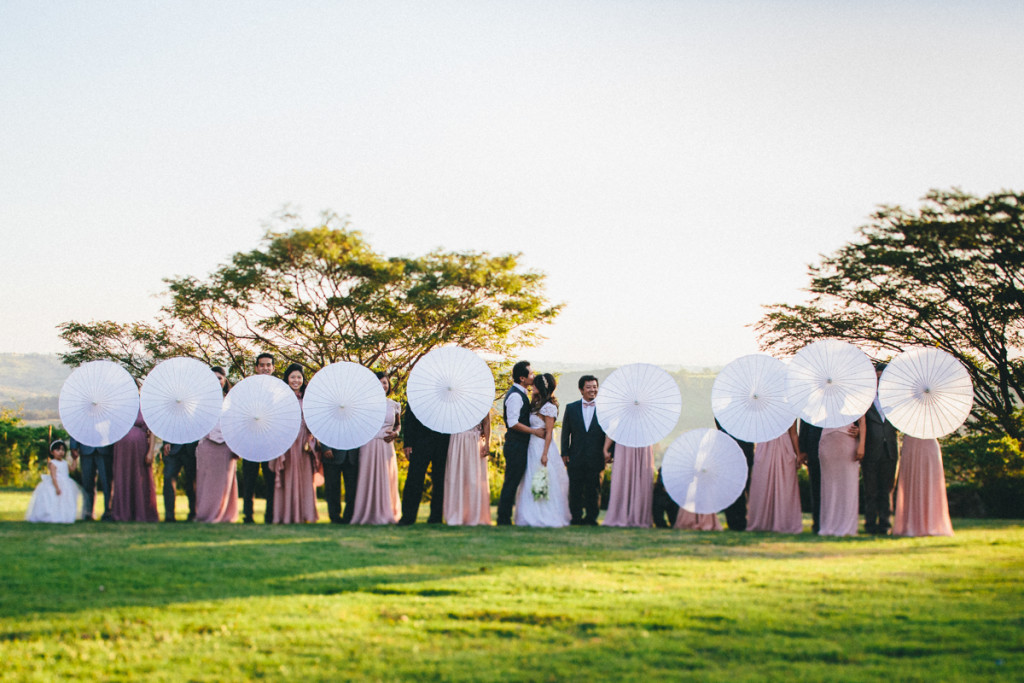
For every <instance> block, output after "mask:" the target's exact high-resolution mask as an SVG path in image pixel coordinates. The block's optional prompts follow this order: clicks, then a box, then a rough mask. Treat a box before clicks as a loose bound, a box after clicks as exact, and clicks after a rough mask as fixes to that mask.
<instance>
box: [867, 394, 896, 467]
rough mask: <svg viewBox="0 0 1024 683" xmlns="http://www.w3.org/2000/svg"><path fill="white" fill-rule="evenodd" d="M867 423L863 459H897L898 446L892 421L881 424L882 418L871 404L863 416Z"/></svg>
mask: <svg viewBox="0 0 1024 683" xmlns="http://www.w3.org/2000/svg"><path fill="white" fill-rule="evenodd" d="M864 418H865V422H866V423H867V428H868V429H867V434H866V435H865V437H864V457H865V458H889V459H890V460H897V459H898V458H899V444H898V443H897V441H896V438H897V437H896V427H895V426H894V425H893V423H892V420H886V421H885V422H882V417H881V416H880V415H879V414H878V411H877V410H875V405H874V404H871V407H870V408H868V412H867V414H866V415H865V416H864Z"/></svg>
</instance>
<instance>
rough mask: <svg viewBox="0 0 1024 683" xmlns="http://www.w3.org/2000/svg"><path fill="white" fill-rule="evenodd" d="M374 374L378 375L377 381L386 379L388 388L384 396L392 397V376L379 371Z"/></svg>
mask: <svg viewBox="0 0 1024 683" xmlns="http://www.w3.org/2000/svg"><path fill="white" fill-rule="evenodd" d="M373 374H375V375H377V379H386V380H387V381H388V388H387V390H386V391H385V392H384V395H385V396H390V395H391V375H389V374H388V373H387V372H385V371H384V370H377V371H376V372H374V373H373Z"/></svg>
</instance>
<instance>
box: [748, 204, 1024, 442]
mask: <svg viewBox="0 0 1024 683" xmlns="http://www.w3.org/2000/svg"><path fill="white" fill-rule="evenodd" d="M810 276H811V284H810V287H809V288H808V291H809V292H810V294H811V298H810V301H809V302H808V303H806V304H802V305H789V304H777V305H773V306H769V307H767V308H768V312H767V313H766V314H765V316H764V317H763V318H762V319H761V320H760V321H759V322H758V324H757V326H756V328H757V331H758V333H759V335H760V339H761V343H762V346H763V347H764V348H765V349H770V350H778V351H781V352H783V353H792V352H795V351H797V350H798V349H799V348H800V347H802V346H803V345H804V344H807V343H809V342H811V341H815V340H818V339H826V338H832V339H842V340H845V341H848V342H852V343H855V344H857V345H859V346H861V347H862V348H864V349H865V350H866V351H868V352H869V353H871V354H873V355H875V356H876V357H878V358H885V357H888V356H892V355H895V354H896V353H898V352H900V351H902V350H904V349H906V348H908V347H911V346H936V347H939V348H941V349H944V350H945V351H948V352H949V353H951V354H953V355H954V356H955V357H956V358H957V359H959V360H960V362H962V363H963V364H964V365H965V366H966V367H967V369H968V371H969V372H970V374H971V378H972V379H973V381H974V388H975V406H974V411H973V418H974V420H973V421H972V423H971V424H970V425H969V428H970V429H972V430H974V431H978V432H982V433H1000V432H1001V433H1004V434H1007V435H1009V436H1011V437H1012V438H1014V439H1016V440H1018V441H1019V440H1021V438H1022V437H1024V428H1022V426H1024V419H1022V412H1021V405H1022V402H1024V359H1022V348H1024V194H1019V193H1013V192H1009V191H1003V192H996V193H993V194H991V195H989V196H987V197H975V196H972V195H970V194H966V193H964V192H962V191H960V190H957V189H954V190H950V191H941V190H932V191H931V192H929V193H928V195H927V196H926V197H925V198H924V199H923V200H922V206H921V207H920V209H919V210H918V211H913V210H908V209H904V208H901V207H899V206H883V207H880V208H879V210H878V211H876V212H875V213H874V214H873V215H872V217H871V221H870V222H869V223H868V224H867V225H865V226H863V227H861V228H859V229H858V237H857V239H855V240H854V241H852V242H850V243H849V244H847V245H846V246H844V247H842V248H841V249H839V250H838V251H836V252H835V253H834V254H832V255H830V256H826V257H823V258H822V260H821V262H820V263H818V264H816V265H812V266H810Z"/></svg>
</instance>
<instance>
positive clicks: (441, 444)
mask: <svg viewBox="0 0 1024 683" xmlns="http://www.w3.org/2000/svg"><path fill="white" fill-rule="evenodd" d="M402 427H403V429H404V436H403V437H402V450H403V451H405V457H406V458H408V460H409V471H408V472H407V473H406V475H405V489H404V490H403V491H402V518H401V519H399V520H398V523H399V524H400V525H403V526H407V525H409V524H415V523H416V516H417V515H418V514H419V511H420V501H421V500H422V499H423V484H424V480H425V479H426V477H427V468H428V467H429V468H430V482H431V489H430V517H428V518H427V524H440V523H441V522H442V521H444V472H445V469H447V466H448V441H449V440H450V438H451V436H450V435H449V434H442V433H441V432H435V431H434V430H433V429H430V428H429V427H427V426H426V425H424V424H423V423H422V422H420V420H419V418H418V417H416V413H414V412H412V406H408V405H407V406H406V408H405V417H404V418H403V419H402Z"/></svg>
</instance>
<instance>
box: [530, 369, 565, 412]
mask: <svg viewBox="0 0 1024 683" xmlns="http://www.w3.org/2000/svg"><path fill="white" fill-rule="evenodd" d="M557 387H558V383H557V382H555V376H554V375H552V374H551V373H549V372H545V373H544V374H543V375H536V376H534V378H533V388H534V389H536V391H535V392H534V394H533V400H532V401H530V412H533V413H536V412H540V409H541V408H543V407H544V404H545V403H550V404H552V405H554V406H555V407H556V408H557V407H558V399H557V398H555V389H556V388H557Z"/></svg>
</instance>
